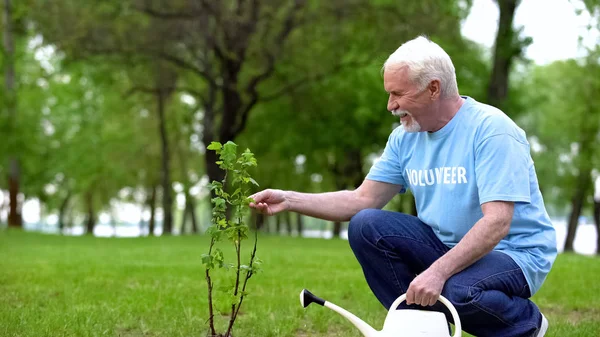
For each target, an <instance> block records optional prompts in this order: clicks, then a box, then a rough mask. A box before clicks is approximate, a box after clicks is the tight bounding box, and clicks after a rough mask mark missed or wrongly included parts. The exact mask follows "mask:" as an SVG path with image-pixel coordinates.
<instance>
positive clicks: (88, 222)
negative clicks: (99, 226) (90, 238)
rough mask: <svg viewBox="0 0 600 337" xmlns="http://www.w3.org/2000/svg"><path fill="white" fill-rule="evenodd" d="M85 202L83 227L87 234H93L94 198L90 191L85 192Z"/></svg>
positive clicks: (94, 220)
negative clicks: (85, 209)
mask: <svg viewBox="0 0 600 337" xmlns="http://www.w3.org/2000/svg"><path fill="white" fill-rule="evenodd" d="M85 203H86V208H87V215H86V219H85V228H86V234H87V235H94V227H95V226H96V214H94V198H93V195H92V192H87V193H86V194H85Z"/></svg>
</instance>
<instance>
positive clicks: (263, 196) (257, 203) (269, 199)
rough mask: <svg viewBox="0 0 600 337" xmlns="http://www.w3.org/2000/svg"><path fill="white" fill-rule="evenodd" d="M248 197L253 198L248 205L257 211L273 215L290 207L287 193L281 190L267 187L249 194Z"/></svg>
mask: <svg viewBox="0 0 600 337" xmlns="http://www.w3.org/2000/svg"><path fill="white" fill-rule="evenodd" d="M250 198H252V199H254V202H251V203H250V207H252V208H254V209H256V211H257V212H258V213H262V214H267V215H273V214H276V213H279V212H282V211H287V210H289V209H290V201H289V200H288V198H287V193H286V192H285V191H282V190H270V189H268V190H264V191H261V192H258V193H256V194H254V195H251V196H250Z"/></svg>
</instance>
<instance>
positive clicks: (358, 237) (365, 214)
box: [348, 209, 379, 247]
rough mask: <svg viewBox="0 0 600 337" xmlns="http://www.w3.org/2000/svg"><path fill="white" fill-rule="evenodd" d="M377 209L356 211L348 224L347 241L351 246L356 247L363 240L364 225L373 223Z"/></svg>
mask: <svg viewBox="0 0 600 337" xmlns="http://www.w3.org/2000/svg"><path fill="white" fill-rule="evenodd" d="M377 211H379V210H378V209H363V210H361V211H359V212H358V213H356V214H355V215H354V216H353V217H352V218H351V219H350V223H349V224H348V242H349V243H350V246H351V247H357V246H358V245H360V244H361V243H362V242H363V241H364V230H365V227H368V226H370V225H371V224H372V223H373V219H374V218H375V217H376V214H375V213H377Z"/></svg>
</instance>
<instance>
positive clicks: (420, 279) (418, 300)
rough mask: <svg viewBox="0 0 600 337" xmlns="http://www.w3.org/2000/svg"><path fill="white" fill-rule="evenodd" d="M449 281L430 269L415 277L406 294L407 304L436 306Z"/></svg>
mask: <svg viewBox="0 0 600 337" xmlns="http://www.w3.org/2000/svg"><path fill="white" fill-rule="evenodd" d="M447 280H448V279H447V278H446V277H445V276H443V275H442V273H440V272H438V271H437V270H436V269H434V268H431V267H430V268H428V269H427V270H425V271H424V272H423V273H421V274H420V275H418V276H417V277H415V279H414V280H413V281H412V282H411V283H410V285H409V286H408V291H407V292H406V304H413V303H414V304H418V305H421V306H430V305H434V304H435V303H436V302H437V300H438V298H439V297H440V294H441V293H442V289H443V288H444V284H445V283H446V281H447Z"/></svg>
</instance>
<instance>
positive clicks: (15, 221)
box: [3, 0, 23, 227]
mask: <svg viewBox="0 0 600 337" xmlns="http://www.w3.org/2000/svg"><path fill="white" fill-rule="evenodd" d="M3 14H4V15H3V23H4V25H3V26H4V27H3V28H4V29H3V33H4V55H3V56H4V95H5V104H4V109H3V110H5V113H6V114H7V115H8V123H9V132H10V133H9V134H12V135H15V134H16V132H15V125H16V118H17V116H16V114H17V88H16V79H15V76H16V74H15V31H14V22H13V20H14V18H13V4H12V1H11V0H4V11H3ZM12 139H13V138H12V137H9V140H12ZM16 145H17V144H16V142H12V144H11V146H9V151H10V157H9V159H8V161H9V163H8V191H9V200H10V208H9V213H8V225H9V226H13V227H21V226H22V225H23V219H22V218H21V213H20V210H19V208H20V207H19V205H18V204H19V201H18V195H19V185H20V182H21V172H20V171H21V168H20V164H19V158H18V153H16V149H17V147H16Z"/></svg>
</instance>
